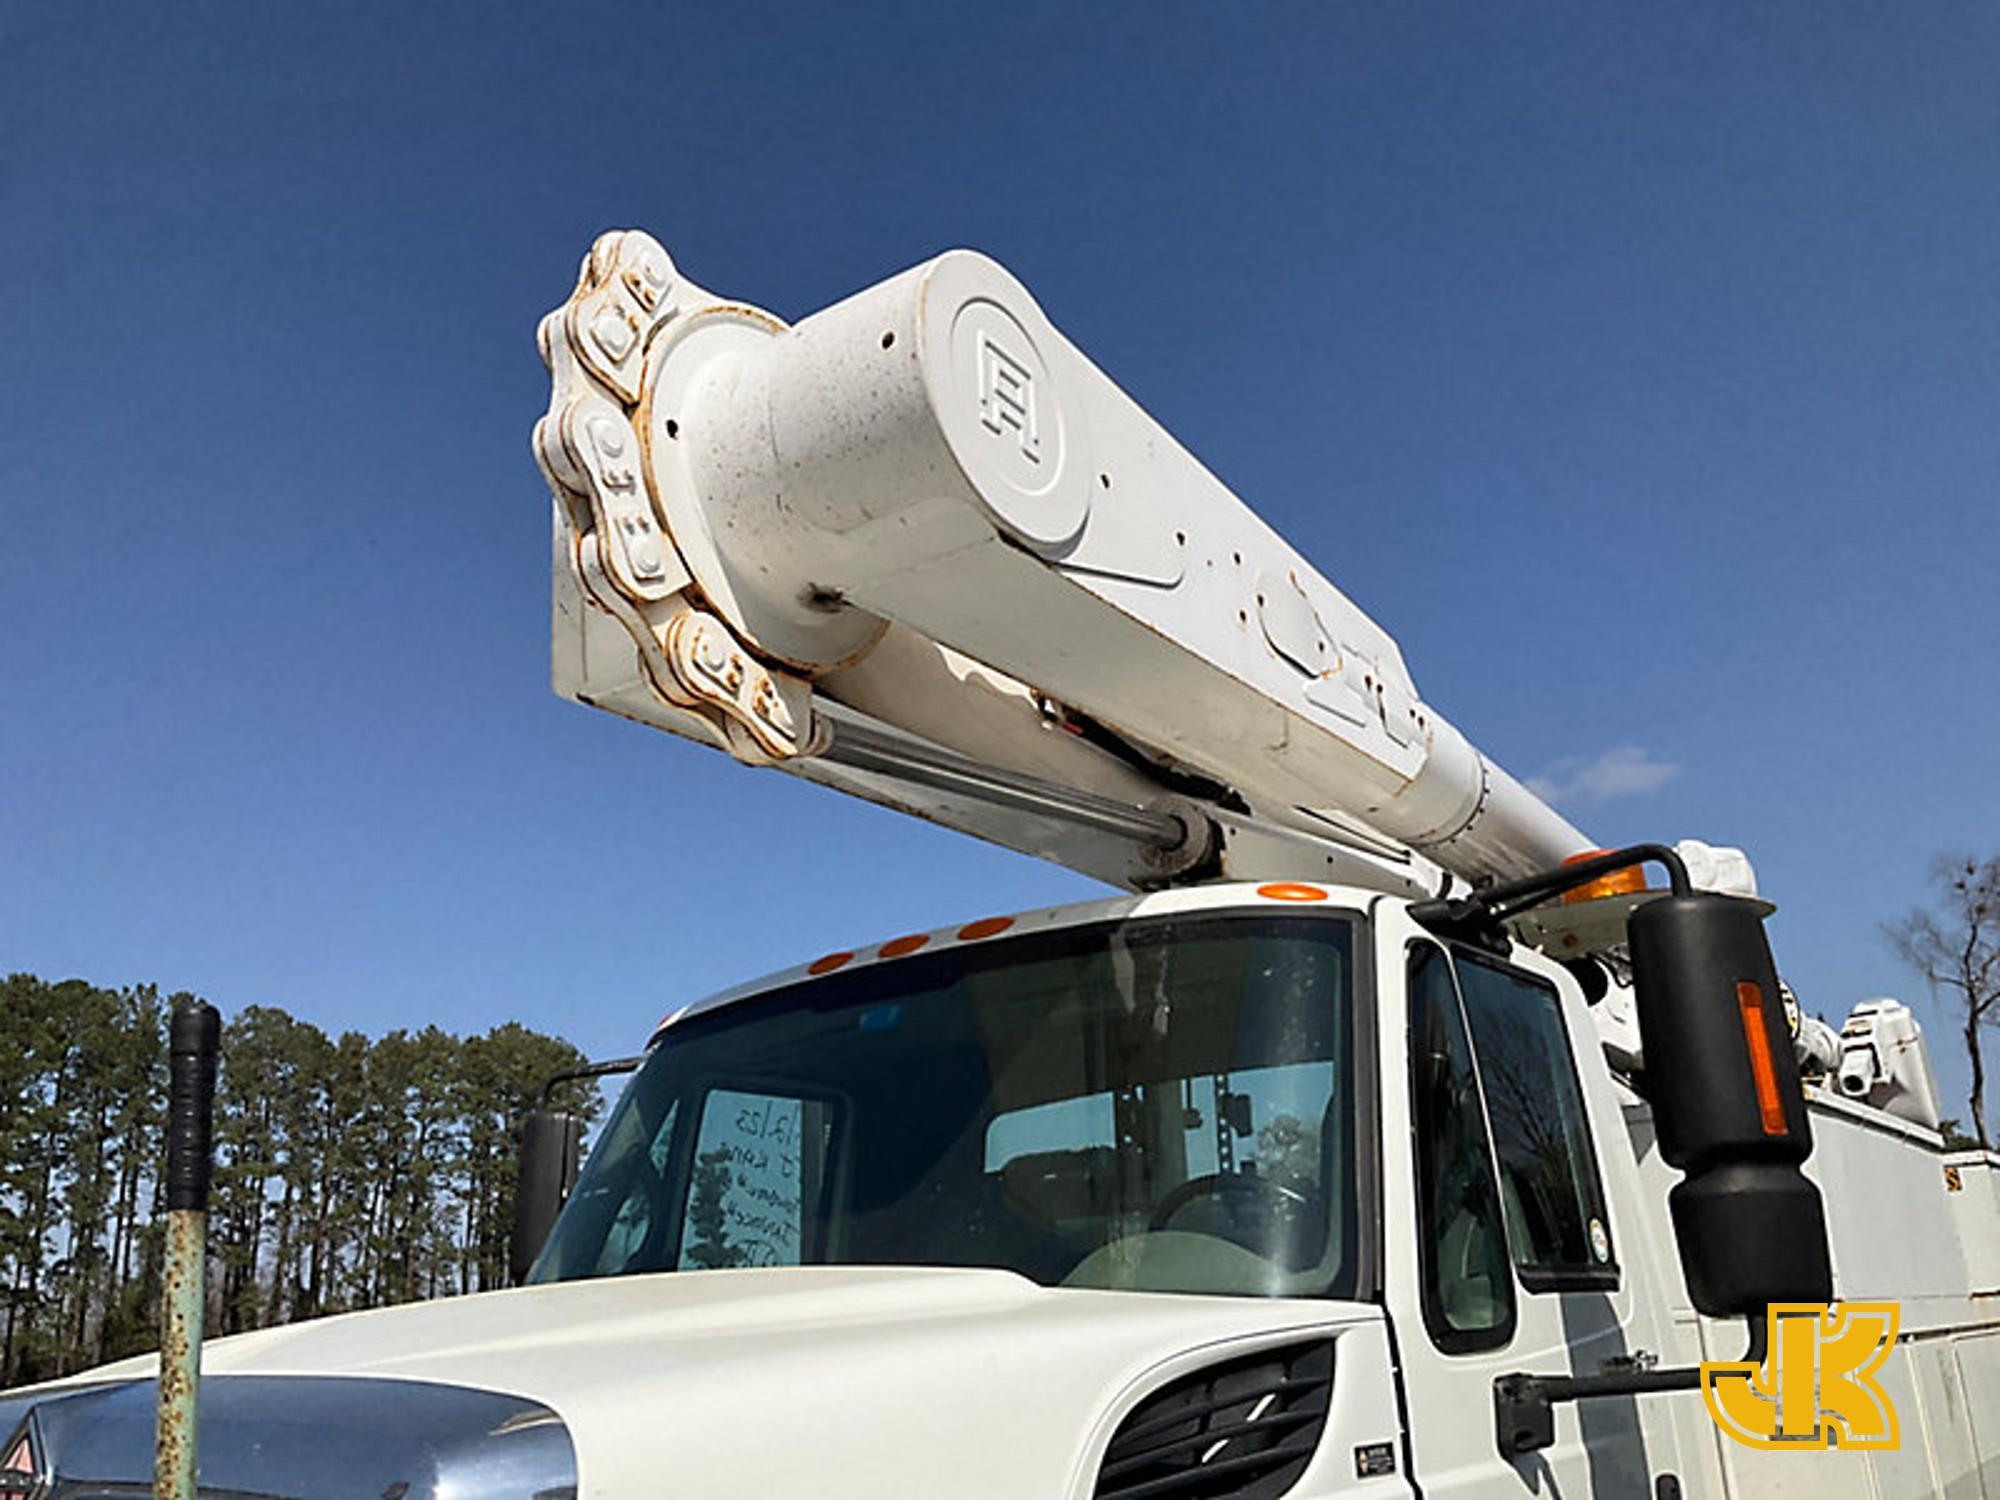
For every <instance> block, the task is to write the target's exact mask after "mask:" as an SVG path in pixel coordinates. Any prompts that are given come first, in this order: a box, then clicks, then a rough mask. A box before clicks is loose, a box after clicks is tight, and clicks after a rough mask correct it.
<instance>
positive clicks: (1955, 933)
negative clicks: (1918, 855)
mask: <svg viewBox="0 0 2000 1500" xmlns="http://www.w3.org/2000/svg"><path fill="white" fill-rule="evenodd" d="M1931 885H1932V887H1933V888H1934V889H1935V890H1936V891H1937V899H1936V900H1935V902H1934V903H1933V904H1932V906H1930V907H1929V908H1925V907H1917V908H1916V909H1914V910H1913V911H1911V912H1910V914H1909V915H1908V916H1906V917H1904V918H1903V920H1902V921H1900V922H1896V923H1893V924H1890V925H1885V926H1884V927H1883V929H1882V931H1883V932H1884V933H1885V934H1886V935H1887V937H1888V939H1889V941H1890V943H1891V944H1892V945H1893V946H1894V947H1895V949H1896V952H1897V954H1898V955H1899V956H1900V957H1901V958H1902V960H1903V962H1904V963H1906V964H1908V965H1909V966H1910V967H1911V968H1912V969H1914V970H1916V971H1917V973H1919V974H1921V975H1922V976H1923V979H1924V983H1925V984H1927V985H1928V986H1929V987H1930V991H1931V996H1932V998H1933V999H1935V1000H1938V1001H1940V1002H1943V1001H1944V1000H1945V999H1946V997H1949V998H1950V1000H1951V1009H1952V1012H1953V1014H1954V1016H1955V1017H1956V1018H1957V1019H1958V1020H1959V1021H1960V1023H1961V1025H1962V1026H1963V1028H1964V1030H1963V1035H1964V1038H1965V1050H1966V1057H1967V1059H1968V1060H1969V1061H1970V1062H1971V1064H1972V1094H1971V1098H1970V1099H1969V1100H1968V1103H1969V1104H1970V1105H1971V1112H1972V1133H1973V1135H1974V1136H1975V1137H1977V1138H1978V1141H1979V1144H1980V1146H1981V1147H1982V1148H1985V1149H1989V1150H1990V1149H1991V1147H1992V1139H1991V1137H1989V1136H1988V1135H1987V1132H1986V1100H1985V1093H1986V1060H1985V1057H1984V1055H1983V1051H1982V1047H1981V1043H1982V1041H1983V1038H1982V1037H1981V1035H1980V1032H1981V1031H1982V1029H1984V1028H1988V1027H1991V1028H1993V1029H1996V1030H2000V855H1995V856H1993V857H1991V858H1989V859H1986V860H1984V861H1981V860H1977V859H1975V858H1973V856H1971V855H1969V854H1944V855H1940V856H1938V858H1937V859H1936V860H1935V861H1934V862H1933V863H1932V866H1931Z"/></svg>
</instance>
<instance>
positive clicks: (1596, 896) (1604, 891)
mask: <svg viewBox="0 0 2000 1500" xmlns="http://www.w3.org/2000/svg"><path fill="white" fill-rule="evenodd" d="M1609 853H1611V851H1610V850H1609V849H1586V850H1584V851H1583V853H1581V854H1572V855H1571V856H1570V857H1569V858H1568V859H1566V860H1564V861H1563V863H1564V864H1565V865H1580V864H1582V863H1583V862H1584V861H1585V860H1587V859H1598V858H1601V857H1602V856H1604V855H1606V854H1609ZM1645 888H1646V872H1645V871H1644V870H1642V869H1640V868H1639V866H1637V865H1627V866H1625V868H1624V869H1622V870H1612V871H1611V872H1609V873H1608V874H1604V875H1600V876H1598V877H1597V878H1596V879H1595V880H1587V881H1585V882H1584V883H1583V884H1582V885H1580V886H1578V887H1576V889H1574V890H1569V891H1564V892H1563V905H1564V906H1580V905H1582V904H1583V903H1584V902H1586V901H1601V900H1603V899H1604V898H1605V897H1606V896H1630V895H1632V894H1634V893H1635V892H1638V891H1643V890H1644V889H1645Z"/></svg>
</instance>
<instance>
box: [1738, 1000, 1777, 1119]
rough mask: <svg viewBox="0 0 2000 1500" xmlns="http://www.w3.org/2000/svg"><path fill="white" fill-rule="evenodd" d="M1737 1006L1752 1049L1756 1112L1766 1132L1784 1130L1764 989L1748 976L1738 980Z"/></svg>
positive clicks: (1751, 1070) (1746, 1038)
mask: <svg viewBox="0 0 2000 1500" xmlns="http://www.w3.org/2000/svg"><path fill="white" fill-rule="evenodd" d="M1736 1008H1737V1009H1738V1010H1739V1011H1741V1012H1742V1013H1743V1042H1744V1045H1745V1046H1747V1047H1748V1048H1749V1049H1750V1076H1751V1078H1752V1079H1753V1080H1754V1081H1755V1083H1756V1085H1757V1113H1758V1115H1759V1116H1760V1117H1761V1118H1762V1119H1763V1122H1764V1134H1766V1135H1783V1134H1784V1133H1785V1101H1784V1098H1783V1097H1782V1096H1781V1095H1780V1094H1779V1093H1778V1070H1777V1069H1776V1068H1775V1067H1773V1066H1772V1065H1771V1033H1770V1032H1769V1031H1767V1030H1766V1029H1765V1027H1764V992H1763V991H1762V990H1760V989H1759V988H1758V987H1757V986H1756V985H1755V984H1754V983H1753V982H1752V981H1750V980H1748V979H1741V980H1738V981H1737V983H1736Z"/></svg>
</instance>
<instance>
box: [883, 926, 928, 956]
mask: <svg viewBox="0 0 2000 1500" xmlns="http://www.w3.org/2000/svg"><path fill="white" fill-rule="evenodd" d="M930 940H931V938H930V934H929V933H927V932H913V933H911V934H910V935H909V936H908V937H899V938H891V939H889V941H888V942H886V943H884V944H883V945H882V946H881V947H880V948H878V949H876V952H878V953H879V954H881V955H882V957H884V958H901V957H902V956H903V955H904V954H905V953H915V952H916V951H917V950H918V949H919V948H921V947H923V945H924V944H925V943H928V942H929V941H930Z"/></svg>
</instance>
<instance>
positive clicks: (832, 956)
mask: <svg viewBox="0 0 2000 1500" xmlns="http://www.w3.org/2000/svg"><path fill="white" fill-rule="evenodd" d="M853 962H854V955H853V954H852V953H829V954H827V956H826V957H825V958H816V959H814V960H813V961H812V962H811V963H809V964H807V965H806V972H807V973H808V974H831V973H832V972H833V971H834V970H835V969H838V968H840V967H841V966H842V965H844V964H851V963H853Z"/></svg>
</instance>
